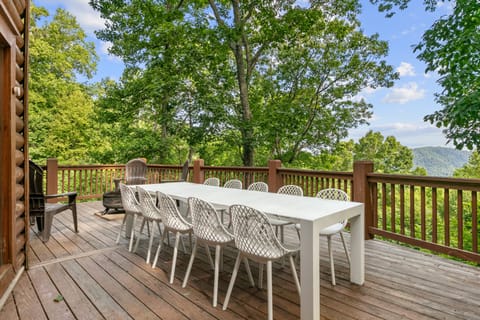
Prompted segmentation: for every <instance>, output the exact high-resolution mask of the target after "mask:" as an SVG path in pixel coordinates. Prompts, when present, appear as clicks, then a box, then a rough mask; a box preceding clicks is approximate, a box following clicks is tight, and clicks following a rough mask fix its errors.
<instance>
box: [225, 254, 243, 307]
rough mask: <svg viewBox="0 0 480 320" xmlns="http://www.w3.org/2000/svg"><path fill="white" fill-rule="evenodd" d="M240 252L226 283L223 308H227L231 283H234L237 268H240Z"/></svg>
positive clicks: (231, 287) (231, 288)
mask: <svg viewBox="0 0 480 320" xmlns="http://www.w3.org/2000/svg"><path fill="white" fill-rule="evenodd" d="M241 259H242V257H241V253H240V252H239V253H238V255H237V259H236V260H235V266H234V267H233V272H232V277H231V279H230V283H229V284H228V290H227V295H226V296H225V301H224V302H223V308H222V309H223V310H227V307H228V302H229V301H230V295H231V294H232V290H233V285H234V284H235V279H236V278H237V273H238V269H239V268H240V262H241V261H242V260H241Z"/></svg>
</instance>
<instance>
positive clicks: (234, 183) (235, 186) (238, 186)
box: [223, 179, 243, 189]
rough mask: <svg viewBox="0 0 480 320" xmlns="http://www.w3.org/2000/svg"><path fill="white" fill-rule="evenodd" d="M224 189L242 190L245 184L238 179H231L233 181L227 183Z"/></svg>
mask: <svg viewBox="0 0 480 320" xmlns="http://www.w3.org/2000/svg"><path fill="white" fill-rule="evenodd" d="M223 187H224V188H231V189H242V188H243V184H242V181H240V180H238V179H231V180H228V181H227V182H225V184H224V185H223Z"/></svg>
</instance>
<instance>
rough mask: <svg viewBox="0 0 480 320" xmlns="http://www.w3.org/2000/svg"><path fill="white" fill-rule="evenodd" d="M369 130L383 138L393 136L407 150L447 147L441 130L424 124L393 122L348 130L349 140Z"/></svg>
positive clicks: (361, 135)
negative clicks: (378, 133)
mask: <svg viewBox="0 0 480 320" xmlns="http://www.w3.org/2000/svg"><path fill="white" fill-rule="evenodd" d="M369 130H372V131H374V132H380V133H381V134H382V135H383V136H384V137H388V136H394V137H395V139H397V140H398V141H399V142H400V143H401V144H402V145H404V146H407V147H409V148H417V147H426V146H443V147H445V146H447V145H446V142H447V139H446V138H445V136H444V134H443V133H442V129H439V128H437V127H435V126H433V125H431V124H428V123H425V122H417V123H405V122H395V123H387V124H383V125H377V126H375V125H374V126H368V127H362V128H358V129H354V130H350V132H349V133H350V135H349V138H351V139H353V140H355V141H358V139H360V138H361V137H363V136H365V134H366V133H367V132H368V131H369Z"/></svg>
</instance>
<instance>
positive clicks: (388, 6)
mask: <svg viewBox="0 0 480 320" xmlns="http://www.w3.org/2000/svg"><path fill="white" fill-rule="evenodd" d="M410 1H411V0H370V2H371V3H372V4H374V5H378V10H379V11H380V12H385V13H386V16H387V17H392V16H393V15H394V14H395V11H394V7H398V8H399V9H400V10H404V9H406V8H407V7H408V4H409V3H410ZM415 1H418V0H415ZM449 1H450V0H446V1H445V0H423V5H424V6H425V10H429V11H433V10H435V8H436V6H437V5H438V4H439V3H440V2H442V3H443V2H449Z"/></svg>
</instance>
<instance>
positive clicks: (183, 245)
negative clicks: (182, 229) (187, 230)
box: [177, 233, 187, 253]
mask: <svg viewBox="0 0 480 320" xmlns="http://www.w3.org/2000/svg"><path fill="white" fill-rule="evenodd" d="M177 234H178V235H179V237H180V242H181V243H182V249H183V253H187V249H185V242H184V241H183V237H182V235H181V234H180V233H177Z"/></svg>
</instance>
